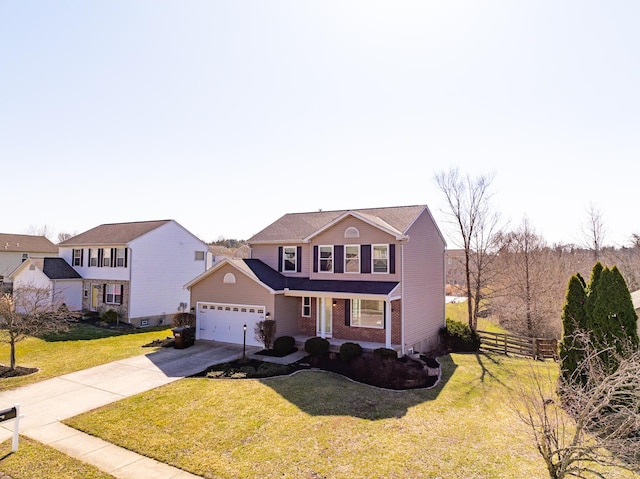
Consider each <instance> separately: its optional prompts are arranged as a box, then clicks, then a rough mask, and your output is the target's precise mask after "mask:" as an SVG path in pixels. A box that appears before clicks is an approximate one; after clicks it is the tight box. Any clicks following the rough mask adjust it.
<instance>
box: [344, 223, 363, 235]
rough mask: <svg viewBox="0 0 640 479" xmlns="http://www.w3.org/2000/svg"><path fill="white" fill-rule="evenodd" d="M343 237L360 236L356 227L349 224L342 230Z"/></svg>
mask: <svg viewBox="0 0 640 479" xmlns="http://www.w3.org/2000/svg"><path fill="white" fill-rule="evenodd" d="M344 237H345V238H360V231H358V228H354V227H353V226H349V227H348V228H347V229H346V230H345V231H344Z"/></svg>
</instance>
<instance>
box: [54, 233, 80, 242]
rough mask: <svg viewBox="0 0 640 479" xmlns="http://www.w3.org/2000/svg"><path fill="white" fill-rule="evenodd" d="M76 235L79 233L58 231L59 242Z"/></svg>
mask: <svg viewBox="0 0 640 479" xmlns="http://www.w3.org/2000/svg"><path fill="white" fill-rule="evenodd" d="M75 235H77V233H64V232H63V233H58V243H62V242H63V241H66V240H68V239H69V238H73V237H74V236H75Z"/></svg>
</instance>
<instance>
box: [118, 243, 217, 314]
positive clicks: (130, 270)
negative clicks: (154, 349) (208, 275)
mask: <svg viewBox="0 0 640 479" xmlns="http://www.w3.org/2000/svg"><path fill="white" fill-rule="evenodd" d="M125 248H127V249H129V255H128V256H129V257H128V261H129V301H127V323H129V324H131V299H132V297H133V288H132V287H131V285H132V284H133V282H132V281H131V278H132V275H133V249H131V248H129V245H125ZM205 263H206V261H205Z"/></svg>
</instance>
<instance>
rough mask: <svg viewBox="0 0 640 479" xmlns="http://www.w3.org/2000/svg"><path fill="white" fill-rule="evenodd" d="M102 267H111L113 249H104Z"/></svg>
mask: <svg viewBox="0 0 640 479" xmlns="http://www.w3.org/2000/svg"><path fill="white" fill-rule="evenodd" d="M102 266H111V249H109V248H103V249H102Z"/></svg>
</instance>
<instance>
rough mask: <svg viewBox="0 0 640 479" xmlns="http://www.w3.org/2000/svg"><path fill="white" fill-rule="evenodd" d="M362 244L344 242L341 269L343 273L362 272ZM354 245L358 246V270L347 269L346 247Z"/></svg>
mask: <svg viewBox="0 0 640 479" xmlns="http://www.w3.org/2000/svg"><path fill="white" fill-rule="evenodd" d="M361 246H362V245H359V244H346V245H344V261H343V266H342V271H344V273H345V274H362V248H361ZM349 247H356V248H358V271H347V248H349Z"/></svg>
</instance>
